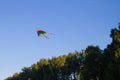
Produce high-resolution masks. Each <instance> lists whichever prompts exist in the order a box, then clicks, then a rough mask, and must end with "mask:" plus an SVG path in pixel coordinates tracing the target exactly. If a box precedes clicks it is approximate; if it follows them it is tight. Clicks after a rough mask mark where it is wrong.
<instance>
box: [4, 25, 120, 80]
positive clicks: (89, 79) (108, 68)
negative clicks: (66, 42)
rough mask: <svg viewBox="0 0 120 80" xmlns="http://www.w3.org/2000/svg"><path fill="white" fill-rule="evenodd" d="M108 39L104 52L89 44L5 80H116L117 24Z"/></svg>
mask: <svg viewBox="0 0 120 80" xmlns="http://www.w3.org/2000/svg"><path fill="white" fill-rule="evenodd" d="M110 37H111V38H112V42H111V44H108V45H107V47H106V48H105V49H104V50H101V49H100V48H99V47H98V46H93V45H91V46H88V47H87V48H86V49H85V50H82V51H81V52H78V51H75V52H72V53H69V54H68V55H62V56H58V57H52V58H51V59H41V60H40V61H38V62H37V63H36V64H33V65H31V66H30V67H24V68H22V70H21V72H19V73H15V74H14V75H13V76H11V77H8V78H6V79H5V80H120V24H119V26H118V28H115V29H112V30H111V34H110Z"/></svg>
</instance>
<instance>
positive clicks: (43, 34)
mask: <svg viewBox="0 0 120 80" xmlns="http://www.w3.org/2000/svg"><path fill="white" fill-rule="evenodd" d="M37 34H38V36H39V37H41V36H44V37H45V38H47V39H49V38H48V37H47V36H46V34H48V33H47V32H45V31H43V30H40V29H38V30H37Z"/></svg>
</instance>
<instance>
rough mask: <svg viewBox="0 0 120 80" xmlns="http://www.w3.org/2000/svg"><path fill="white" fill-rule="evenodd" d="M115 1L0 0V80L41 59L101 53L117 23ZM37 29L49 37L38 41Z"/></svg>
mask: <svg viewBox="0 0 120 80" xmlns="http://www.w3.org/2000/svg"><path fill="white" fill-rule="evenodd" d="M119 4H120V1H119V0H0V80H3V79H4V78H6V77H8V76H11V75H13V74H14V73H15V72H20V71H21V68H23V67H27V66H31V65H32V64H33V63H36V62H37V61H39V60H40V59H41V58H52V57H53V56H59V55H63V54H68V53H69V52H74V51H75V50H77V51H81V50H82V49H85V48H86V47H87V46H88V45H91V44H92V45H98V46H99V47H100V48H101V49H104V48H105V47H106V45H107V44H109V43H110V42H111V39H110V37H109V34H110V30H111V29H112V28H117V26H118V22H120V10H119V8H120V5H119ZM37 28H40V29H42V30H45V31H47V32H50V33H53V35H47V36H48V37H49V38H50V39H46V38H44V37H38V36H37V34H36V29H37Z"/></svg>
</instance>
